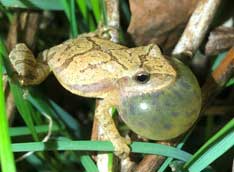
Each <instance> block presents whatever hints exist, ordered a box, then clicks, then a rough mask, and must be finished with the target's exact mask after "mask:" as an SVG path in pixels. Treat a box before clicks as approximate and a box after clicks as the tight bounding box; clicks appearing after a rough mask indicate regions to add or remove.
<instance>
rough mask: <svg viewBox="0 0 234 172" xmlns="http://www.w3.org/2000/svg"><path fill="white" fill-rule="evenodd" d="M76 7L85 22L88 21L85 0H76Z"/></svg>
mask: <svg viewBox="0 0 234 172" xmlns="http://www.w3.org/2000/svg"><path fill="white" fill-rule="evenodd" d="M76 3H77V6H78V7H79V9H80V12H81V14H82V16H83V17H84V19H85V20H88V7H87V5H86V1H85V0H76Z"/></svg>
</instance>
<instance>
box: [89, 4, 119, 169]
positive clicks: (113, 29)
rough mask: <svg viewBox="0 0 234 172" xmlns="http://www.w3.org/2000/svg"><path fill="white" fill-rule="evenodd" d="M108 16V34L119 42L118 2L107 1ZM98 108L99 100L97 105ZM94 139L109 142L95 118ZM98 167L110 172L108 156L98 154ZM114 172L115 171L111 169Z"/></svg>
mask: <svg viewBox="0 0 234 172" xmlns="http://www.w3.org/2000/svg"><path fill="white" fill-rule="evenodd" d="M105 6H106V14H107V23H106V24H107V27H108V28H110V30H109V31H108V34H109V35H110V40H111V41H113V42H118V41H119V32H118V30H119V1H118V0H105ZM96 105H97V106H98V100H97V104H96ZM92 139H98V140H107V139H108V138H106V137H105V136H104V135H103V131H102V128H101V127H100V125H99V123H98V121H97V119H96V118H94V123H93V130H92ZM96 161H97V166H98V169H99V171H102V172H109V171H110V169H108V164H109V161H110V160H109V157H108V154H103V153H102V154H100V153H99V154H98V155H97V157H96ZM114 162H117V159H116V158H115V159H114ZM111 171H114V169H111Z"/></svg>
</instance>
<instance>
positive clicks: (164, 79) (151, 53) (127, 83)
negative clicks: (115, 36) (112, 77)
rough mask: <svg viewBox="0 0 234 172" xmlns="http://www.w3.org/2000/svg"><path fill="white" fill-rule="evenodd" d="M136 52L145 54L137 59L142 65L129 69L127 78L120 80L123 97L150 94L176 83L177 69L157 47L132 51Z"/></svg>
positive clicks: (138, 48) (151, 46)
mask: <svg viewBox="0 0 234 172" xmlns="http://www.w3.org/2000/svg"><path fill="white" fill-rule="evenodd" d="M134 50H135V51H142V52H144V53H142V54H140V55H138V56H136V57H135V58H138V59H139V61H140V63H139V64H138V65H137V66H136V67H135V68H131V69H128V70H127V71H126V74H125V77H122V78H121V79H120V80H119V82H118V83H119V85H120V86H119V87H120V88H121V93H122V95H124V96H134V95H135V94H137V95H139V94H147V93H149V94H150V93H152V92H156V91H158V90H160V89H165V88H166V87H168V86H169V85H170V84H173V82H175V80H176V75H177V73H176V69H175V68H174V66H173V65H172V64H171V62H170V61H169V60H168V59H166V58H165V57H164V56H163V55H162V53H161V51H160V49H159V47H158V46H157V45H154V44H150V45H148V46H144V47H137V48H134V49H132V51H134Z"/></svg>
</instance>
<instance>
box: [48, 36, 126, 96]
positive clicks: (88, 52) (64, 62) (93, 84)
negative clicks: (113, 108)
mask: <svg viewBox="0 0 234 172" xmlns="http://www.w3.org/2000/svg"><path fill="white" fill-rule="evenodd" d="M126 49H127V47H125V46H121V45H119V44H115V43H113V42H111V41H108V40H103V39H100V38H91V37H81V38H76V39H71V40H68V41H66V42H64V43H63V44H60V45H58V46H55V47H53V48H51V49H49V50H47V52H46V53H47V61H48V64H49V66H50V68H51V70H52V71H53V73H54V74H55V76H56V77H57V79H58V80H59V82H60V83H61V84H62V85H63V86H64V87H65V88H67V89H68V90H69V91H71V92H73V93H75V94H79V95H83V96H88V97H103V96H102V95H101V94H102V93H103V92H105V91H104V89H111V86H112V85H113V82H114V81H115V79H117V78H119V77H120V75H121V74H122V73H123V71H124V70H126V68H127V66H126V63H127V60H128V57H123V56H124V55H123V56H121V57H119V55H118V53H123V52H124V50H126ZM116 53H117V54H116ZM120 58H121V59H122V60H121V59H120ZM124 59H125V60H124ZM125 61H126V62H125Z"/></svg>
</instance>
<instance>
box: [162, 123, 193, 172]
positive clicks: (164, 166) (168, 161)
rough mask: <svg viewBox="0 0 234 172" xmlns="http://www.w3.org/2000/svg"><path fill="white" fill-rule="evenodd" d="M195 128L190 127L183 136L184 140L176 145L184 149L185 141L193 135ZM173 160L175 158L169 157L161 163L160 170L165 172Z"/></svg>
mask: <svg viewBox="0 0 234 172" xmlns="http://www.w3.org/2000/svg"><path fill="white" fill-rule="evenodd" d="M193 129H194V127H193V128H191V129H190V131H189V132H188V133H187V134H186V135H185V137H184V138H183V140H182V141H181V142H180V143H179V144H178V145H177V146H176V148H177V149H182V147H183V146H184V144H185V142H186V141H187V140H188V138H189V136H190V135H191V133H192V132H193ZM172 161H173V158H167V159H166V160H165V161H164V163H163V164H162V165H161V167H160V168H159V170H158V172H164V171H165V170H166V168H167V167H168V165H169V164H170V163H171V162H172Z"/></svg>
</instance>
